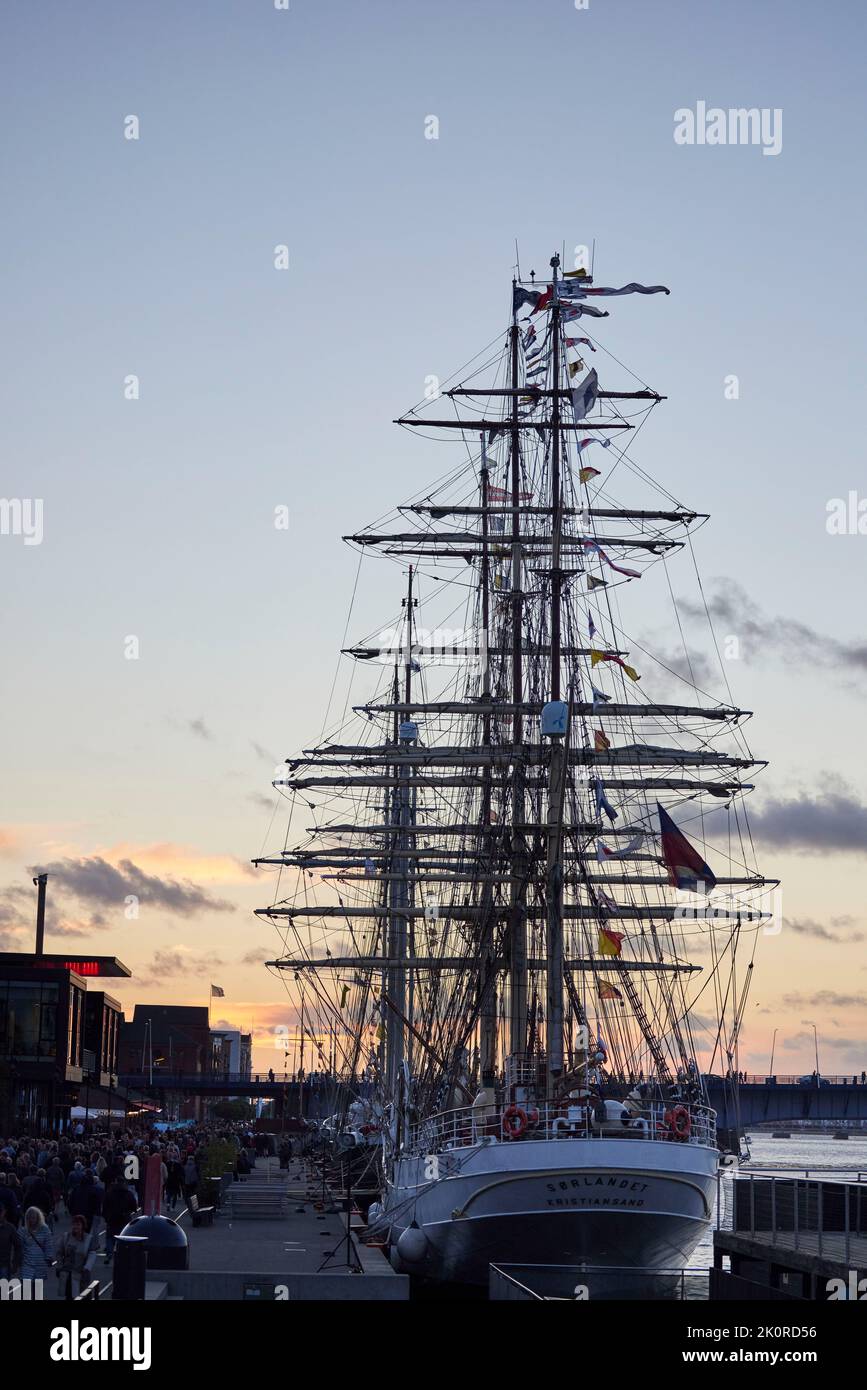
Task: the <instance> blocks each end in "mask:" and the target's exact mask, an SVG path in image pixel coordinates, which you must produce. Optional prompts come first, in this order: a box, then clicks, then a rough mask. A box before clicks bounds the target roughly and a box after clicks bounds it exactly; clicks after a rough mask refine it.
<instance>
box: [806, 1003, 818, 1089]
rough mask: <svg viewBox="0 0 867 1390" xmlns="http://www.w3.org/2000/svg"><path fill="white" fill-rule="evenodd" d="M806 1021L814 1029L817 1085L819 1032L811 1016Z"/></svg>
mask: <svg viewBox="0 0 867 1390" xmlns="http://www.w3.org/2000/svg"><path fill="white" fill-rule="evenodd" d="M804 1022H805V1023H806V1024H807V1025H808V1026H809V1027H810V1028H812V1030H813V1043H814V1046H815V1048H816V1085H817V1086H818V1084H819V1034H818V1033H817V1032H816V1025H815V1023H814V1022H813V1020H812V1019H811V1018H805V1019H804Z"/></svg>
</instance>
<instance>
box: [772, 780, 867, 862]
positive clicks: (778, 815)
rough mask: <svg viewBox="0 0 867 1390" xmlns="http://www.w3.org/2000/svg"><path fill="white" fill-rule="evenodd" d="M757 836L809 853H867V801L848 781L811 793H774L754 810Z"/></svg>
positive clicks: (773, 845)
mask: <svg viewBox="0 0 867 1390" xmlns="http://www.w3.org/2000/svg"><path fill="white" fill-rule="evenodd" d="M750 829H751V830H752V834H753V838H754V839H757V840H761V841H763V842H764V843H765V844H766V845H769V846H771V847H773V848H778V849H800V850H804V851H805V852H806V853H808V854H819V853H828V852H830V853H832V854H833V853H837V854H865V853H867V805H865V804H864V802H863V801H861V799H860V797H859V796H858V795H857V793H856V792H855V791H854V790H853V789H852V788H850V787H847V786H845V784H840V785H839V786H838V785H835V786H830V787H826V788H825V789H824V790H822V791H820V792H818V793H814V794H812V795H807V794H806V793H804V792H802V793H801V794H800V795H799V796H790V797H772V798H771V799H770V800H767V801H765V802H763V804H762V805H761V807H760V808H759V809H758V810H757V811H751V813H750Z"/></svg>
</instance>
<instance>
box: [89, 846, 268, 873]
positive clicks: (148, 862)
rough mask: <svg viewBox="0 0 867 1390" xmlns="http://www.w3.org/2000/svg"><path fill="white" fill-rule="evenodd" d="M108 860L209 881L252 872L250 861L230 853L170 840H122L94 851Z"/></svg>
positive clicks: (253, 870) (112, 862)
mask: <svg viewBox="0 0 867 1390" xmlns="http://www.w3.org/2000/svg"><path fill="white" fill-rule="evenodd" d="M95 852H96V853H97V854H98V855H100V857H101V858H103V859H106V860H108V862H109V864H114V865H117V864H119V863H120V861H121V860H123V859H132V860H133V862H134V863H136V864H138V865H139V866H140V867H141V868H143V869H148V870H150V871H151V872H152V873H156V874H158V875H159V876H160V877H169V878H185V879H186V878H191V879H206V880H209V881H210V882H212V883H241V882H243V881H244V880H245V879H247V878H252V877H253V876H254V875H255V872H256V871H255V869H254V868H253V866H252V864H250V863H249V862H248V861H246V860H244V859H239V858H237V857H236V856H235V855H233V854H205V853H203V852H202V851H201V850H197V849H193V848H192V847H191V846H190V845H182V844H175V843H174V842H172V841H170V840H163V841H159V842H158V843H156V844H152V845H138V844H130V843H122V844H117V845H112V846H111V847H110V848H99V847H98V848H97V849H96V851H95Z"/></svg>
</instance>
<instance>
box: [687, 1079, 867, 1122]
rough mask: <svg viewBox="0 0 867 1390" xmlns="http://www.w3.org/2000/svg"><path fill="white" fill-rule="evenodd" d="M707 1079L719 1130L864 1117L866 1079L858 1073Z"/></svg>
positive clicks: (864, 1118)
mask: <svg viewBox="0 0 867 1390" xmlns="http://www.w3.org/2000/svg"><path fill="white" fill-rule="evenodd" d="M705 1080H706V1082H707V1089H708V1098H709V1100H710V1104H711V1105H712V1106H713V1108H714V1110H715V1111H716V1112H717V1125H718V1127H719V1128H720V1129H729V1128H734V1127H735V1126H739V1127H740V1128H741V1129H748V1128H749V1127H750V1125H758V1124H763V1123H776V1122H780V1123H786V1122H792V1121H794V1120H811V1121H815V1122H816V1123H817V1124H819V1123H822V1122H823V1121H825V1122H828V1121H843V1120H867V1084H865V1082H862V1080H861V1077H860V1076H819V1077H812V1076H747V1077H746V1078H745V1080H742V1081H741V1082H740V1083H737V1084H736V1083H734V1082H732V1081H730V1080H726V1079H725V1078H724V1077H720V1076H708V1077H706V1078H705Z"/></svg>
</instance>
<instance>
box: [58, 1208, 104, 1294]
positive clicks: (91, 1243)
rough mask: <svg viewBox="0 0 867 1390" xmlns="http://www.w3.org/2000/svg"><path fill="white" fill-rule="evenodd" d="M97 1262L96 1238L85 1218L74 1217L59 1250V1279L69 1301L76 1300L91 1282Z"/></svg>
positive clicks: (61, 1240)
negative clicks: (89, 1230) (91, 1274)
mask: <svg viewBox="0 0 867 1390" xmlns="http://www.w3.org/2000/svg"><path fill="white" fill-rule="evenodd" d="M95 1262H96V1237H95V1236H94V1235H92V1234H91V1233H90V1232H88V1230H87V1229H86V1226H85V1221H84V1217H83V1216H73V1218H72V1226H71V1227H70V1229H69V1230H68V1231H67V1232H66V1234H65V1235H63V1236H62V1237H61V1239H60V1243H59V1245H58V1248H57V1277H58V1279H59V1280H60V1282H61V1287H63V1288H64V1293H63V1297H64V1298H65V1299H66V1300H67V1301H69V1302H71V1301H72V1299H74V1298H76V1297H77V1296H78V1294H80V1293H81V1290H82V1289H83V1288H85V1287H86V1285H87V1284H88V1283H89V1282H90V1273H91V1270H92V1269H93V1266H94V1264H95ZM64 1278H65V1281H66V1282H65V1287H64Z"/></svg>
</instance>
